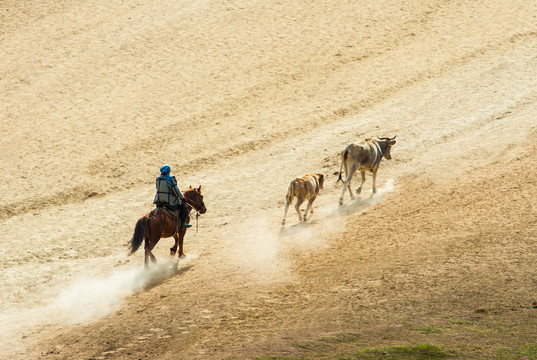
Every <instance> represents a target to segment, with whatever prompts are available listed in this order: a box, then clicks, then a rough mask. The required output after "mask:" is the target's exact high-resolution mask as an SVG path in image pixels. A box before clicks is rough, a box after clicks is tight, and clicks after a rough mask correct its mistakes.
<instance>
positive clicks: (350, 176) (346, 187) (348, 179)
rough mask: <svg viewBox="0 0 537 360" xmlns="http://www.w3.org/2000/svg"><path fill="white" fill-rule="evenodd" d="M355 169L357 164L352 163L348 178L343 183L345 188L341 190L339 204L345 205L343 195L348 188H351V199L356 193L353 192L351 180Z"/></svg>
mask: <svg viewBox="0 0 537 360" xmlns="http://www.w3.org/2000/svg"><path fill="white" fill-rule="evenodd" d="M355 171H356V165H354V164H352V165H351V166H350V169H349V173H348V174H347V178H346V179H345V183H344V184H343V190H341V196H340V197H339V205H343V197H344V196H345V191H346V190H347V189H348V190H349V194H350V195H351V199H354V194H353V193H352V189H351V180H352V176H353V175H354V172H355Z"/></svg>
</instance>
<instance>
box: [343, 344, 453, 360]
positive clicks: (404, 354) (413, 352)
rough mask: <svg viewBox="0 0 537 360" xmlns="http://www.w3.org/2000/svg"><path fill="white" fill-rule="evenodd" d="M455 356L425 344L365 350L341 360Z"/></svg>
mask: <svg viewBox="0 0 537 360" xmlns="http://www.w3.org/2000/svg"><path fill="white" fill-rule="evenodd" d="M454 356H455V354H454V353H452V352H449V351H446V350H444V349H443V348H441V347H438V346H435V345H430V344H425V345H417V346H392V347H387V348H381V349H365V350H359V351H356V352H354V353H353V354H352V355H347V356H343V357H340V359H341V360H377V359H379V360H380V359H383V360H436V359H446V358H450V357H454Z"/></svg>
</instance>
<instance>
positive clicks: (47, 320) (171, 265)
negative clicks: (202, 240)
mask: <svg viewBox="0 0 537 360" xmlns="http://www.w3.org/2000/svg"><path fill="white" fill-rule="evenodd" d="M192 258H193V257H192V256H190V257H189V258H187V260H182V262H181V264H184V262H185V261H186V262H188V261H190V260H191V259H192ZM177 273H178V269H177V261H174V260H171V259H169V260H162V259H159V262H158V263H157V264H154V265H151V266H149V267H148V269H145V268H144V266H143V265H140V266H137V267H129V268H118V269H115V270H113V272H112V273H111V274H110V275H108V276H107V277H102V278H89V277H85V276H84V275H79V276H78V277H77V279H76V280H75V281H73V282H72V283H71V284H70V285H68V286H67V287H66V288H64V289H62V290H60V291H59V293H58V295H57V296H56V297H54V298H53V299H50V300H49V301H47V302H46V304H47V305H45V306H41V307H36V308H32V309H27V310H23V311H18V312H9V313H4V314H0V323H1V324H2V327H1V330H0V337H2V339H3V341H2V342H3V343H5V345H4V346H2V348H0V355H2V354H3V353H4V351H6V350H7V349H9V348H10V347H11V348H13V349H15V348H16V347H20V344H18V342H20V339H21V338H24V337H26V336H28V335H29V334H31V333H32V332H34V331H35V329H36V327H39V326H46V325H53V326H54V325H74V324H83V323H89V322H92V321H96V320H99V319H101V318H103V317H104V316H106V315H108V314H111V313H112V312H114V311H117V310H119V309H120V308H121V306H122V304H123V301H124V300H125V298H126V297H128V296H130V295H133V294H136V293H138V292H141V291H144V290H145V289H147V288H149V287H152V286H155V285H157V284H160V283H162V282H163V281H165V280H167V279H169V278H170V277H172V276H174V275H175V274H177ZM4 347H5V348H4ZM0 357H1V356H0Z"/></svg>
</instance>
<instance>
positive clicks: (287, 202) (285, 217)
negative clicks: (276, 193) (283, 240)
mask: <svg viewBox="0 0 537 360" xmlns="http://www.w3.org/2000/svg"><path fill="white" fill-rule="evenodd" d="M291 201H292V200H289V199H288V198H285V211H284V213H283V220H282V226H283V225H285V220H286V219H287V210H289V203H290V202H291Z"/></svg>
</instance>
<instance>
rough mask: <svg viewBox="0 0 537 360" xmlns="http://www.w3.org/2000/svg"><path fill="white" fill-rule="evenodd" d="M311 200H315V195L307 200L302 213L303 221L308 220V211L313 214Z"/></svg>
mask: <svg viewBox="0 0 537 360" xmlns="http://www.w3.org/2000/svg"><path fill="white" fill-rule="evenodd" d="M313 200H315V197H313V198H311V199H309V200H308V206H306V212H305V213H304V221H306V220H308V212H309V213H310V214H313Z"/></svg>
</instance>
